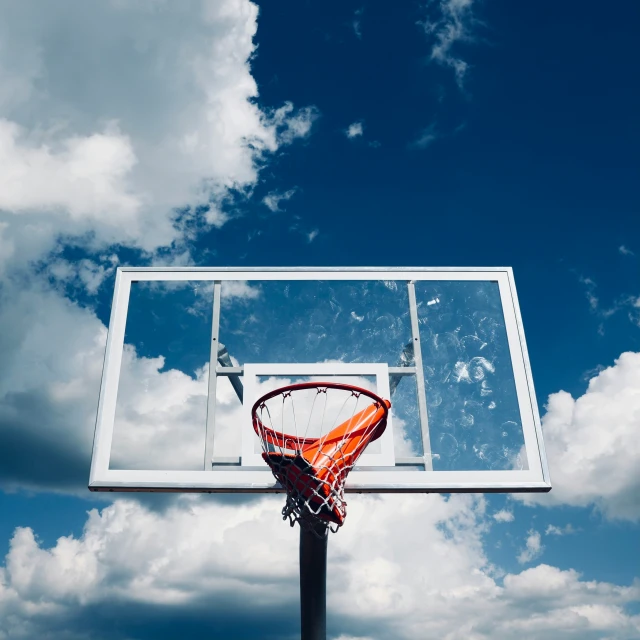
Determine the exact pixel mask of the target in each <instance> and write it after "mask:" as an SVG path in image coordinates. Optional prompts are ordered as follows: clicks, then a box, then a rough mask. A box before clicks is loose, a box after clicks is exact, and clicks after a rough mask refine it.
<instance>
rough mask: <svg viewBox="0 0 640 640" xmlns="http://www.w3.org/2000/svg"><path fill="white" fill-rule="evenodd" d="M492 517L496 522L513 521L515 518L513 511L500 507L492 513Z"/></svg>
mask: <svg viewBox="0 0 640 640" xmlns="http://www.w3.org/2000/svg"><path fill="white" fill-rule="evenodd" d="M493 519H494V520H495V521H496V522H513V521H514V519H515V518H514V516H513V512H511V511H506V510H505V509H502V510H501V511H497V512H496V513H494V514H493Z"/></svg>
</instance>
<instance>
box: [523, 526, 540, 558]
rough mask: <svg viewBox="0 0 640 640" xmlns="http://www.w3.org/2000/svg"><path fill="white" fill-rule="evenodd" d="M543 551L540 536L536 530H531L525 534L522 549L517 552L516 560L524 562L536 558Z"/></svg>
mask: <svg viewBox="0 0 640 640" xmlns="http://www.w3.org/2000/svg"><path fill="white" fill-rule="evenodd" d="M543 551H544V546H543V545H542V538H541V536H540V533H539V532H538V531H534V530H531V531H529V535H528V536H527V540H526V542H525V546H524V549H523V550H522V551H521V552H520V553H519V554H518V562H519V563H520V564H526V563H528V562H531V561H532V560H535V559H536V558H538V557H539V556H540V555H541V554H542V552H543Z"/></svg>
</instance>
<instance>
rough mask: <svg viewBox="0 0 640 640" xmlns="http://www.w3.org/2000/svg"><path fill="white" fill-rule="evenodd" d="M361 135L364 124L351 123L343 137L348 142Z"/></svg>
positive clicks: (359, 122) (360, 122)
mask: <svg viewBox="0 0 640 640" xmlns="http://www.w3.org/2000/svg"><path fill="white" fill-rule="evenodd" d="M363 133H364V124H363V122H362V121H358V122H352V123H351V124H350V125H349V126H348V127H347V129H346V131H345V135H346V136H347V138H349V139H350V140H352V139H353V138H357V137H359V136H361V135H362V134H363Z"/></svg>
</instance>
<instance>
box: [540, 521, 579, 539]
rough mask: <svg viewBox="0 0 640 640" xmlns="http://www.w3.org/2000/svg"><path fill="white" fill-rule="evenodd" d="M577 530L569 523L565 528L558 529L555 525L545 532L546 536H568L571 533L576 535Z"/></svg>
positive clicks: (549, 526) (551, 525) (548, 527)
mask: <svg viewBox="0 0 640 640" xmlns="http://www.w3.org/2000/svg"><path fill="white" fill-rule="evenodd" d="M576 532H577V530H576V529H575V528H574V527H573V526H572V525H571V523H569V524H568V525H566V526H564V527H557V526H556V525H554V524H550V525H548V526H547V528H546V529H545V531H544V534H545V535H546V536H566V535H569V534H571V533H576Z"/></svg>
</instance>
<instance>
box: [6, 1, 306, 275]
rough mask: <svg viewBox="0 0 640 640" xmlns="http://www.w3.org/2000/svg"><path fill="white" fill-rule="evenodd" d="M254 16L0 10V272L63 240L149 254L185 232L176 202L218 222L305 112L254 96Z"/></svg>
mask: <svg viewBox="0 0 640 640" xmlns="http://www.w3.org/2000/svg"><path fill="white" fill-rule="evenodd" d="M3 12H4V14H5V15H4V16H2V13H3ZM257 14H258V9H257V7H256V5H254V4H252V3H251V2H249V1H248V0H224V1H223V2H212V1H209V0H201V1H194V2H191V3H182V4H166V3H160V4H158V3H153V2H135V3H134V2H112V3H101V4H99V5H97V6H93V5H92V6H89V5H87V4H86V3H83V2H81V1H79V0H70V1H69V2H64V3H62V4H60V5H56V6H55V7H54V6H53V5H49V4H46V5H44V6H42V5H41V4H39V3H35V2H30V1H26V2H21V3H19V4H18V5H15V6H12V7H11V9H9V7H8V6H5V8H4V9H2V10H0V42H2V43H3V44H2V46H1V47H0V79H1V80H2V82H0V248H2V249H3V250H2V251H0V256H1V258H0V268H4V269H6V265H7V260H8V259H12V260H13V265H14V267H15V266H16V261H17V262H20V263H22V264H25V263H26V262H28V261H30V260H35V259H39V258H41V257H43V256H45V255H46V254H47V253H48V252H49V251H50V250H51V249H52V248H53V246H54V244H55V241H56V239H57V238H58V237H60V236H65V235H67V236H68V235H71V236H76V237H79V236H82V237H84V238H85V241H90V242H91V243H92V244H93V245H98V246H104V245H108V244H114V243H124V244H127V245H129V246H136V247H140V248H142V249H144V250H147V251H153V250H154V249H156V248H157V247H160V246H167V245H170V244H171V243H172V242H173V241H175V240H176V239H178V238H180V237H181V236H182V235H183V233H184V228H182V227H181V225H180V223H179V222H178V221H176V218H177V214H176V211H175V208H176V207H182V208H184V207H189V206H190V207H192V210H193V211H198V212H199V213H197V214H194V215H198V216H200V218H201V223H202V224H204V225H213V226H220V225H222V224H224V222H225V221H226V219H227V217H226V216H225V214H224V213H223V212H222V211H221V210H220V206H219V205H220V203H221V202H222V201H223V200H224V198H225V196H226V194H227V193H228V190H229V189H234V190H236V191H240V192H242V191H243V190H245V191H246V190H247V189H250V188H251V187H252V186H253V185H254V184H255V182H256V180H257V176H258V172H259V170H260V167H261V166H263V165H264V162H265V160H266V159H267V157H268V155H269V154H271V153H273V152H275V151H277V149H278V148H279V147H281V146H282V145H288V144H291V143H292V142H293V141H294V140H296V139H298V138H304V137H306V136H308V135H309V133H310V131H311V126H312V123H313V121H314V120H315V119H316V118H317V110H315V109H314V108H312V107H305V108H302V109H296V108H295V107H294V105H293V104H291V103H290V102H287V103H285V104H284V105H283V106H282V107H280V108H276V109H271V110H269V109H261V108H260V106H259V105H258V104H257V102H256V100H255V98H256V97H257V95H258V91H257V85H256V83H255V80H254V79H253V77H252V75H251V69H250V59H251V56H252V55H253V54H254V52H255V45H254V42H253V37H254V35H255V32H256V25H257ZM79 52H82V53H79Z"/></svg>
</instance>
